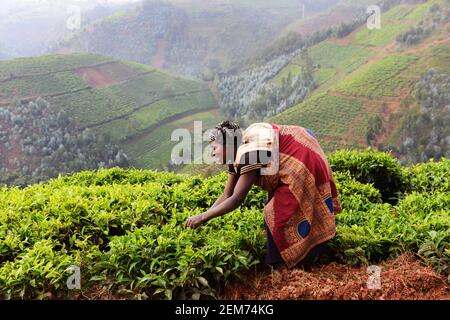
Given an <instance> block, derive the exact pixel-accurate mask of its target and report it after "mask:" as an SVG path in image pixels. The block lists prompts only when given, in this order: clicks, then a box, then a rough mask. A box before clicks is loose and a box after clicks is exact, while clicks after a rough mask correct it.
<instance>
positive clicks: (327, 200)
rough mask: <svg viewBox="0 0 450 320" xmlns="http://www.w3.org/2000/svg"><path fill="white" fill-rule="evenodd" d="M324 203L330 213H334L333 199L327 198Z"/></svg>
mask: <svg viewBox="0 0 450 320" xmlns="http://www.w3.org/2000/svg"><path fill="white" fill-rule="evenodd" d="M325 203H326V204H327V207H328V209H329V210H330V212H331V213H334V208H333V199H332V198H331V197H329V198H328V199H326V200H325Z"/></svg>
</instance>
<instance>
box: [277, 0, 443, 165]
mask: <svg viewBox="0 0 450 320" xmlns="http://www.w3.org/2000/svg"><path fill="white" fill-rule="evenodd" d="M449 17H450V16H449V8H448V3H447V2H445V1H428V2H426V3H423V4H402V5H398V6H395V7H393V8H392V9H390V10H389V11H387V12H385V13H384V14H383V15H382V27H381V29H379V30H377V29H374V30H368V29H367V27H366V26H365V25H364V26H362V27H359V28H357V29H356V30H354V31H352V32H351V33H350V34H348V35H347V36H345V37H343V38H335V39H328V40H325V41H323V42H320V43H318V44H316V45H314V46H312V47H310V48H309V49H308V54H309V56H310V57H311V60H312V62H313V68H314V71H313V75H314V79H315V80H316V82H317V87H316V88H315V89H314V90H313V91H312V92H311V94H310V96H309V98H308V99H307V100H306V101H304V102H303V103H300V104H298V105H296V106H295V107H293V108H291V109H289V110H287V111H285V112H282V113H281V114H278V115H276V116H273V117H271V118H270V119H268V120H270V121H273V122H276V123H284V124H299V125H302V126H305V127H308V128H310V129H312V130H313V131H314V132H315V133H316V134H317V135H318V136H319V139H320V140H321V144H322V145H323V146H324V148H325V149H326V150H328V151H331V150H336V149H337V148H341V147H356V148H361V147H365V146H367V145H372V146H374V147H377V148H379V149H391V150H393V151H394V152H395V154H397V155H398V156H400V157H402V158H403V159H404V160H409V161H414V162H418V161H426V160H427V159H428V158H431V157H434V158H439V157H441V156H449V154H450V144H448V141H446V140H445V139H446V136H448V131H445V130H446V129H444V128H445V125H444V127H443V126H442V124H440V123H437V122H434V123H433V126H435V128H437V130H440V131H433V130H430V129H429V127H430V123H428V124H427V125H426V126H425V124H424V125H422V126H421V127H420V128H421V130H418V127H415V130H411V129H408V126H410V124H411V123H413V122H417V121H422V120H420V119H422V118H423V116H422V114H421V111H420V110H421V109H422V110H424V108H425V107H424V103H425V101H435V103H434V104H433V106H434V107H433V108H434V109H433V110H434V111H432V112H435V113H436V115H437V114H439V115H440V116H439V118H442V116H445V115H446V114H448V111H445V106H446V105H448V103H449V100H448V97H447V98H446V92H447V93H448V81H449V80H448V79H449V78H448V77H450V37H449V32H450V18H449ZM299 65H300V57H295V58H294V59H292V61H291V62H290V63H289V64H288V65H287V66H286V67H284V68H283V69H282V70H281V71H280V72H278V73H277V75H276V76H274V77H273V78H272V79H271V80H270V81H271V83H272V85H274V86H280V85H281V83H282V82H283V81H286V80H287V79H288V76H289V74H290V77H292V78H294V77H295V76H297V75H301V74H302V69H301V67H300V66H299ZM430 69H433V70H434V71H430V72H432V73H433V74H436V76H434V78H433V81H434V82H435V83H434V84H433V86H434V88H431V89H430V88H429V87H428V89H425V87H424V86H425V83H428V84H429V83H430V82H433V81H430V77H431V76H430V75H428V76H427V74H428V73H429V70H430ZM426 77H428V78H426ZM420 79H428V80H421V81H419V80H420ZM419 92H422V93H421V94H419ZM430 92H436V94H435V95H434V96H431V94H430ZM427 110H428V112H430V109H427ZM414 113H417V114H418V115H417V116H416V117H415V118H414V117H412V116H411V114H414ZM445 117H446V116H445ZM436 118H438V117H437V116H436ZM412 119H414V120H412ZM417 119H419V120H417ZM423 121H425V120H423ZM423 121H422V122H423ZM432 121H433V120H432ZM443 121H444V120H443ZM444 122H445V121H444ZM427 128H428V129H427ZM442 130H444V131H442ZM417 132H422V134H426V137H427V138H425V137H423V138H424V139H425V140H426V139H428V140H430V139H431V137H432V136H433V135H434V136H435V138H434V139H435V140H436V142H435V143H436V145H438V147H439V150H431V149H430V150H427V145H426V143H425V142H423V141H420V142H418V143H415V142H411V143H412V144H414V143H415V144H414V146H413V147H411V145H404V144H403V142H404V141H405V140H406V139H407V138H408V139H410V140H412V141H418V140H419V139H420V137H418V136H416V134H417ZM408 141H409V140H408ZM411 143H410V144H411Z"/></svg>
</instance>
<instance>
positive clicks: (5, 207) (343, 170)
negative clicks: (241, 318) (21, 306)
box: [0, 150, 450, 299]
mask: <svg viewBox="0 0 450 320" xmlns="http://www.w3.org/2000/svg"><path fill="white" fill-rule="evenodd" d="M329 159H330V163H331V165H332V167H333V170H334V172H333V175H334V178H335V181H336V185H337V188H338V192H339V195H340V199H341V202H342V207H343V212H342V213H340V214H338V215H337V216H336V222H337V233H336V236H335V237H334V238H333V239H332V240H331V241H330V242H329V244H328V246H329V248H330V249H331V250H332V252H333V253H334V256H333V257H330V258H334V259H338V260H340V261H342V262H345V263H349V264H360V263H370V262H377V261H380V260H383V259H386V258H388V257H394V256H396V255H398V254H399V253H402V252H405V251H410V252H415V253H417V254H418V256H420V257H421V258H423V260H424V261H425V262H426V263H428V264H430V265H431V266H433V267H434V268H435V269H436V270H437V271H439V272H443V273H445V274H448V273H449V271H450V270H449V267H448V266H449V262H450V249H449V248H450V213H449V208H450V193H449V174H448V173H449V172H450V171H449V161H448V160H446V159H443V160H442V161H440V162H434V161H430V162H428V163H424V164H418V165H412V166H409V167H401V166H400V165H399V164H398V162H397V161H396V160H395V159H394V158H392V157H391V156H390V155H389V154H386V153H377V152H374V151H370V150H365V151H339V152H336V153H334V154H331V155H330V156H329ZM225 182H226V173H222V174H219V175H216V176H213V177H211V178H207V179H203V178H201V177H200V176H188V175H178V174H174V173H166V172H157V171H148V170H134V169H127V170H125V169H120V168H112V169H101V170H97V171H91V172H89V171H84V172H80V173H77V174H74V175H71V176H60V177H59V178H57V179H52V180H50V181H49V182H47V183H40V184H35V185H31V186H29V187H27V188H24V189H21V188H19V187H6V186H5V187H0V297H1V298H11V299H15V298H32V299H36V298H37V299H46V298H70V297H71V296H72V294H73V292H72V291H71V290H69V289H68V288H67V286H66V281H67V279H68V277H69V276H70V274H69V273H68V272H67V269H68V268H69V267H70V266H73V265H76V266H79V267H80V271H81V283H82V289H81V291H82V292H90V290H95V288H99V287H100V288H106V289H107V290H109V291H110V292H111V293H113V294H116V293H124V294H129V295H131V297H133V296H134V297H136V298H139V297H145V295H146V296H147V297H149V298H153V299H170V298H187V299H199V298H211V297H215V298H217V297H219V295H220V291H221V288H222V287H223V286H224V285H226V284H227V283H228V281H230V280H231V279H235V278H239V277H242V272H243V271H244V270H246V269H248V268H250V267H252V266H256V265H258V264H260V263H261V261H262V259H263V257H264V253H265V247H266V240H265V236H264V232H263V230H264V224H263V207H264V200H265V199H266V194H265V192H263V191H262V190H260V189H259V188H256V187H254V188H252V190H251V191H250V194H249V195H248V196H247V198H246V199H245V201H244V203H243V204H242V205H241V207H240V208H238V209H236V210H235V211H234V212H232V213H230V214H227V215H225V216H222V217H220V218H216V219H213V220H211V221H209V222H208V223H206V224H204V225H202V226H201V227H199V228H198V229H195V230H192V229H187V228H185V227H184V225H183V224H184V222H185V221H186V219H187V218H188V217H189V216H191V215H194V214H198V213H201V212H203V211H206V210H207V209H208V208H209V207H210V206H211V205H212V204H213V203H214V201H215V200H216V199H217V198H218V197H219V196H220V194H221V192H222V191H223V188H224V185H225ZM392 195H395V196H396V197H397V202H396V203H395V205H394V204H393V203H388V202H386V199H387V200H390V196H392ZM144 294H145V295H144Z"/></svg>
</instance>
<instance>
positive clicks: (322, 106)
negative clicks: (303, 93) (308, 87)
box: [270, 93, 363, 151]
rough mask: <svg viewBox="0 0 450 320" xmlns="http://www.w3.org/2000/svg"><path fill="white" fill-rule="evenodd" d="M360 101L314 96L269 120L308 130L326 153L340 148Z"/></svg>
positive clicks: (358, 111)
mask: <svg viewBox="0 0 450 320" xmlns="http://www.w3.org/2000/svg"><path fill="white" fill-rule="evenodd" d="M362 105H363V103H362V101H360V100H358V99H353V98H348V97H336V96H330V95H327V94H326V93H322V94H318V95H316V96H314V97H312V98H310V99H308V100H307V101H306V102H303V103H301V104H299V105H297V106H295V107H293V108H291V109H289V110H287V111H286V112H283V113H282V114H279V115H277V116H275V117H273V118H271V119H270V121H271V122H274V123H279V124H292V125H300V126H302V127H306V128H308V129H311V130H312V131H313V132H314V133H315V134H316V135H317V136H318V138H319V142H320V143H321V144H322V147H323V148H324V149H325V150H327V151H329V150H334V149H336V148H337V147H338V146H339V145H342V144H341V143H342V139H343V138H344V136H345V134H346V133H347V131H348V127H349V124H350V123H351V122H352V120H353V119H354V118H355V117H357V116H358V115H359V114H360V112H362Z"/></svg>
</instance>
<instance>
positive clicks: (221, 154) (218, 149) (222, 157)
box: [209, 141, 227, 164]
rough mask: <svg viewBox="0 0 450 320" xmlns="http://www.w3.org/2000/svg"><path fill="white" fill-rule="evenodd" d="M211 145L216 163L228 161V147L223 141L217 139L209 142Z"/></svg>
mask: <svg viewBox="0 0 450 320" xmlns="http://www.w3.org/2000/svg"><path fill="white" fill-rule="evenodd" d="M209 146H210V147H211V156H212V157H213V159H214V162H215V163H218V164H224V163H225V162H226V157H227V155H226V148H224V146H223V145H222V144H221V143H218V142H217V141H211V142H209Z"/></svg>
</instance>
